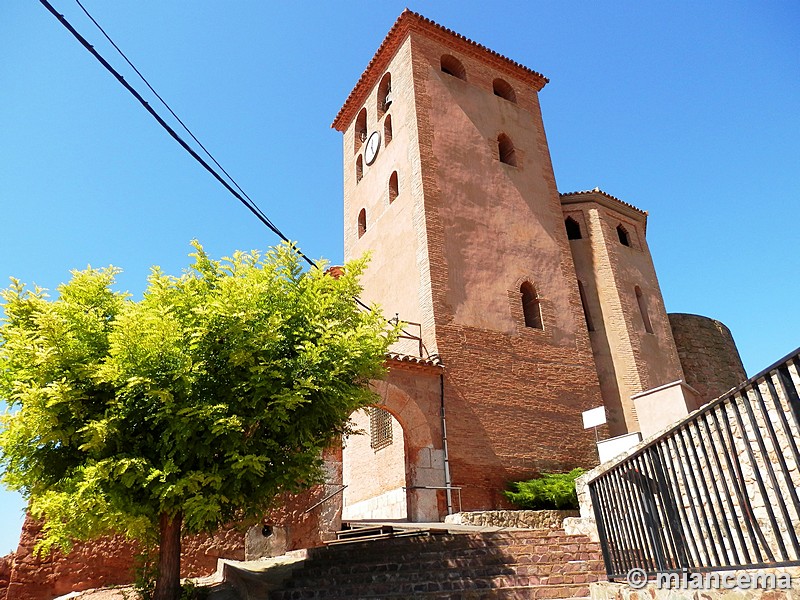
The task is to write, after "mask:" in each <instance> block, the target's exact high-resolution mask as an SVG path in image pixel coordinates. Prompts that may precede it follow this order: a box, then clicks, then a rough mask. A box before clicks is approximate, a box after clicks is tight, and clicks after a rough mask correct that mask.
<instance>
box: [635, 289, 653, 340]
mask: <svg viewBox="0 0 800 600" xmlns="http://www.w3.org/2000/svg"><path fill="white" fill-rule="evenodd" d="M635 291H636V302H637V303H638V304H639V314H641V315H642V323H644V330H645V331H646V332H647V333H653V325H652V323H650V315H649V314H647V302H646V301H645V299H644V296H643V295H642V290H641V289H639V286H638V285H637V286H636V289H635Z"/></svg>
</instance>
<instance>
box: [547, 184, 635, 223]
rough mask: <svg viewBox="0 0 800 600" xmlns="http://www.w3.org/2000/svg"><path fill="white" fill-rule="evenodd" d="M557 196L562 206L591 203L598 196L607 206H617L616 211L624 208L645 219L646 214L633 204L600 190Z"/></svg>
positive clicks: (566, 193)
mask: <svg viewBox="0 0 800 600" xmlns="http://www.w3.org/2000/svg"><path fill="white" fill-rule="evenodd" d="M559 196H560V197H561V200H562V204H572V203H575V202H592V201H593V198H592V196H595V198H594V200H596V199H597V198H596V196H600V197H601V198H603V199H605V200H607V201H610V202H608V204H617V205H618V206H617V207H616V208H618V209H619V208H624V209H627V211H634V212H636V213H639V214H640V215H641V216H644V217H647V214H648V213H647V211H646V210H642V209H641V208H638V207H636V206H634V205H633V204H630V203H628V202H625V201H624V200H620V199H619V198H617V197H616V196H612V195H611V194H609V193H607V192H604V191H603V190H601V189H600V188H595V189H593V190H582V191H578V192H565V193H560V194H559ZM565 200H566V201H565ZM627 211H626V212H627Z"/></svg>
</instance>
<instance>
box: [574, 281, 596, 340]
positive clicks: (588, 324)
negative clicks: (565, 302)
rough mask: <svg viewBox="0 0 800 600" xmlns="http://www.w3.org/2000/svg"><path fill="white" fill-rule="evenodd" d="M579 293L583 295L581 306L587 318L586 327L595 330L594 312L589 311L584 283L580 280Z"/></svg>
mask: <svg viewBox="0 0 800 600" xmlns="http://www.w3.org/2000/svg"><path fill="white" fill-rule="evenodd" d="M578 293H579V294H580V296H581V306H582V307H583V316H584V318H585V319H586V329H588V330H589V331H594V322H593V321H592V313H590V312H589V302H588V300H586V292H585V291H584V290H583V283H581V282H580V281H578Z"/></svg>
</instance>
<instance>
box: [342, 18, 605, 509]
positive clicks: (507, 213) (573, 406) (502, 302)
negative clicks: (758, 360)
mask: <svg viewBox="0 0 800 600" xmlns="http://www.w3.org/2000/svg"><path fill="white" fill-rule="evenodd" d="M546 83H547V79H546V78H545V77H544V76H542V75H541V74H539V73H536V72H535V71H532V70H530V69H528V68H526V67H524V66H522V65H520V64H518V63H515V62H514V61H512V60H510V59H508V58H505V57H503V56H501V55H499V54H497V53H496V52H493V51H491V50H489V49H487V48H485V47H483V46H481V45H479V44H477V43H475V42H472V41H470V40H467V39H466V38H464V37H462V36H460V35H458V34H455V33H453V32H451V31H450V30H448V29H445V28H443V27H441V26H439V25H437V24H435V23H433V22H431V21H429V20H427V19H425V18H423V17H421V16H420V15H417V14H415V13H412V12H410V11H405V12H404V13H403V14H402V15H401V16H400V18H399V19H398V20H397V22H396V23H395V25H394V26H393V27H392V29H391V30H390V32H389V34H388V35H387V37H386V39H385V40H384V42H383V43H382V44H381V46H380V48H379V49H378V51H377V53H376V55H375V56H374V58H373V59H372V61H371V62H370V63H369V65H368V66H367V68H366V70H365V71H364V73H363V74H362V76H361V78H360V79H359V81H358V83H357V85H356V87H355V88H354V89H353V91H352V92H351V94H350V96H349V97H348V98H347V101H346V102H345V104H344V106H343V107H342V109H341V110H340V112H339V114H338V115H337V117H336V119H335V121H334V123H333V127H334V128H336V129H337V130H338V131H340V132H342V133H343V134H344V135H343V156H344V223H345V257H346V258H348V259H350V258H353V257H357V256H360V255H362V254H363V253H365V252H370V253H371V255H372V260H371V264H370V266H369V268H368V271H367V273H366V274H365V276H364V278H363V280H362V281H363V285H364V293H363V296H362V297H363V299H364V300H366V301H368V302H377V303H379V304H380V305H381V306H382V308H383V310H384V311H385V313H386V315H387V317H393V316H394V315H395V314H398V315H399V317H400V319H401V320H403V321H407V322H414V323H419V324H420V330H421V337H422V341H423V343H424V346H425V349H426V351H427V353H428V355H438V357H439V358H440V360H441V363H442V365H443V367H444V368H443V386H442V391H443V405H444V406H446V414H447V422H446V431H447V440H448V444H447V446H448V449H449V452H448V453H447V458H448V463H449V477H450V482H451V483H452V485H453V486H459V487H461V488H462V489H463V492H462V494H463V508H464V509H465V510H469V509H477V508H488V507H497V506H502V505H503V502H504V501H503V498H502V494H501V491H502V490H503V489H504V488H505V487H506V485H507V482H508V481H510V480H514V479H519V478H523V477H530V476H532V475H534V474H536V473H538V472H541V471H547V470H562V469H569V468H571V467H574V466H579V465H580V466H590V465H592V464H595V463H596V461H597V454H596V450H595V448H594V436H593V435H592V434H591V433H590V432H589V433H587V432H585V431H584V430H583V429H582V422H581V412H582V411H584V410H587V409H589V408H593V407H595V406H599V405H600V404H602V398H601V390H600V384H599V381H598V376H597V370H596V367H595V363H594V358H593V354H592V346H591V342H590V339H589V334H588V331H587V327H586V322H585V316H584V313H583V308H582V304H581V295H580V292H579V288H578V285H577V277H576V275H575V266H574V264H573V257H572V253H571V251H570V244H569V241H568V239H567V234H566V232H565V229H564V216H563V213H562V206H561V200H560V198H559V194H558V191H557V189H556V184H555V177H554V175H553V167H552V164H551V161H550V153H549V149H548V146H547V140H546V137H545V132H544V126H543V123H542V117H541V111H540V108H539V101H538V95H537V94H538V92H539V91H540V90H541V89H542V88H543V87H544V85H545V84H546ZM409 343H410V341H409V340H401V342H400V343H399V344H398V347H397V348H396V350H397V352H399V353H401V354H411V353H414V349H413V348H412V346H411V345H407V344H409ZM408 394H409V397H410V398H412V401H413V397H414V390H413V389H412V390H409V392H408Z"/></svg>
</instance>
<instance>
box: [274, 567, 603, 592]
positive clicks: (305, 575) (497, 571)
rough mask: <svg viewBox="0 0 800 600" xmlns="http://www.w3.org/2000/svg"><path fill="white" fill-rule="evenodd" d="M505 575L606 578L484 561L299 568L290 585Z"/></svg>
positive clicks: (527, 580) (524, 579) (558, 581)
mask: <svg viewBox="0 0 800 600" xmlns="http://www.w3.org/2000/svg"><path fill="white" fill-rule="evenodd" d="M497 578H505V579H508V580H509V581H510V582H516V583H524V584H525V585H562V584H586V583H589V582H592V581H598V580H600V579H604V578H605V574H604V573H603V572H602V571H600V570H596V571H590V570H588V569H587V570H581V571H576V572H563V569H561V568H560V566H559V565H552V566H551V568H549V569H536V570H534V568H532V567H529V566H525V567H519V568H515V567H511V566H508V565H481V564H473V565H470V566H468V567H461V568H451V569H445V568H439V569H406V568H405V567H404V566H403V567H401V568H398V569H397V570H393V571H389V572H387V571H378V570H375V571H363V572H355V573H323V572H315V571H313V570H311V571H309V572H305V571H300V572H298V573H297V574H296V575H295V577H294V578H293V579H292V581H291V582H289V583H288V584H287V586H286V587H287V588H300V587H306V586H308V585H317V584H319V583H320V582H323V583H324V585H326V586H351V585H353V586H354V585H361V584H364V585H372V584H377V583H381V584H384V583H385V584H402V583H425V582H430V583H435V582H446V581H453V580H456V579H476V580H477V579H497Z"/></svg>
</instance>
